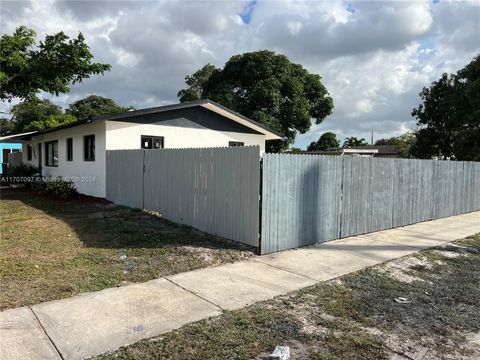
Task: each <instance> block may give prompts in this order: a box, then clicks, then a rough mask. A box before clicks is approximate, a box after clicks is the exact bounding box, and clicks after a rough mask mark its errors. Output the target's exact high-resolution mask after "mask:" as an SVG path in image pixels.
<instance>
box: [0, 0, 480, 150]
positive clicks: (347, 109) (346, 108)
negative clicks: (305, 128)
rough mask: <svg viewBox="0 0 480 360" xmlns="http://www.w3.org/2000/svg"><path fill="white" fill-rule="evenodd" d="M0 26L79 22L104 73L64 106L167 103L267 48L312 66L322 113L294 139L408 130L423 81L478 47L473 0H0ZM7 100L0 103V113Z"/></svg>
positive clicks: (43, 30)
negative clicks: (321, 90) (322, 96)
mask: <svg viewBox="0 0 480 360" xmlns="http://www.w3.org/2000/svg"><path fill="white" fill-rule="evenodd" d="M0 15H1V16H0V33H1V34H2V35H3V34H5V33H7V34H11V33H12V32H13V31H14V30H15V28H16V27H18V26H20V25H26V26H27V27H30V28H32V29H34V30H35V31H36V32H37V34H38V37H37V40H41V39H43V37H44V35H45V34H54V33H56V32H59V31H64V32H65V33H66V34H68V35H69V36H76V35H77V34H78V32H82V33H83V35H84V36H85V38H86V41H87V43H88V44H89V46H90V48H91V50H92V53H93V54H94V56H95V61H97V62H102V63H109V64H111V65H112V71H110V72H108V73H106V74H105V75H104V76H93V77H92V78H90V79H87V80H85V81H84V82H83V83H81V84H78V85H74V86H72V88H71V92H70V93H68V94H62V95H60V96H59V97H55V96H51V95H49V94H41V96H43V97H47V98H49V99H51V100H52V101H53V102H54V103H56V104H58V105H61V106H62V107H66V106H67V105H68V104H69V103H71V102H73V101H75V100H78V99H81V98H83V97H86V96H88V95H90V94H97V95H101V96H106V97H110V98H112V99H114V100H115V101H116V102H117V103H119V104H120V105H124V106H126V105H134V106H135V107H136V108H145V107H152V106H160V105H165V104H171V103H176V102H178V99H177V97H176V94H177V92H178V90H180V89H182V88H183V87H184V78H185V76H186V75H189V74H192V73H193V72H195V71H196V70H198V69H199V68H201V67H202V66H203V65H205V64H206V63H211V64H213V65H215V66H217V67H223V65H224V64H225V62H226V61H228V59H229V58H230V57H231V56H233V55H236V54H240V53H244V52H248V51H255V50H261V49H269V50H273V51H276V52H277V53H281V54H285V55H287V56H288V57H289V58H290V60H291V61H293V62H295V63H299V64H302V65H303V66H304V67H305V68H306V69H307V70H308V71H310V72H311V73H316V74H319V75H320V76H321V78H322V80H321V81H322V83H323V84H324V85H325V86H326V88H327V90H328V91H329V93H330V95H331V96H332V98H333V100H334V106H335V108H334V110H333V113H332V114H331V115H330V116H328V117H327V118H326V120H325V121H324V122H323V123H322V124H320V125H312V128H311V130H310V131H309V132H308V133H306V134H302V135H299V136H298V137H297V140H296V143H295V146H297V147H301V148H305V147H306V146H307V145H308V144H309V143H310V142H311V141H315V140H317V139H318V138H319V136H320V135H321V134H322V133H324V132H326V131H333V132H335V133H336V134H337V136H338V137H339V138H340V139H344V138H345V137H350V136H356V137H360V138H362V137H363V138H365V139H367V140H368V141H370V137H371V132H372V131H373V132H374V139H379V138H385V137H391V136H398V135H401V134H402V133H404V132H406V131H409V130H411V129H415V127H416V125H415V120H414V119H413V118H412V117H411V111H412V109H413V108H414V107H416V106H417V105H418V104H419V103H420V101H421V99H420V97H419V95H418V94H419V92H420V91H421V89H422V87H423V86H428V85H429V84H430V83H431V82H432V81H434V80H436V79H438V78H440V76H441V75H442V73H444V72H448V73H452V72H455V71H457V70H459V69H461V68H462V67H464V66H465V65H466V64H467V63H469V62H470V61H471V60H472V59H473V58H474V57H475V56H476V55H477V54H479V51H480V36H479V34H480V0H473V1H446V0H440V1H438V0H434V1H343V0H340V1H336V0H329V1H301V0H297V1H288V0H287V1H274V0H263V1H262V0H254V1H241V0H237V1H220V0H217V1H185V0H184V1H162V0H160V1H111V0H110V1H58V0H57V1H54V0H41V1H5V0H2V1H1V4H0ZM10 105H11V104H8V103H2V104H0V109H1V110H2V111H5V110H6V109H8V107H9V106H10Z"/></svg>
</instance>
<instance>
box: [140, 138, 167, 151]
mask: <svg viewBox="0 0 480 360" xmlns="http://www.w3.org/2000/svg"><path fill="white" fill-rule="evenodd" d="M145 138H147V139H152V147H151V148H145V147H143V141H144V139H145ZM154 139H158V140H160V141H161V147H159V148H158V149H156V148H154V147H153V140H154ZM140 149H143V150H161V149H165V137H164V136H158V135H140Z"/></svg>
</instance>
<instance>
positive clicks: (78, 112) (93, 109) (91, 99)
mask: <svg viewBox="0 0 480 360" xmlns="http://www.w3.org/2000/svg"><path fill="white" fill-rule="evenodd" d="M133 109H134V108H133V106H127V107H123V106H120V105H118V104H117V103H116V102H115V101H113V100H112V99H109V98H106V97H103V96H98V95H90V96H87V97H86V98H84V99H81V100H78V101H75V102H74V103H72V104H70V106H69V107H68V108H67V110H66V113H67V114H69V115H72V116H74V117H75V118H76V119H78V120H84V119H91V118H92V117H94V116H99V115H110V114H115V113H121V112H126V111H129V110H133Z"/></svg>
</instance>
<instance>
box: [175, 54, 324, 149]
mask: <svg viewBox="0 0 480 360" xmlns="http://www.w3.org/2000/svg"><path fill="white" fill-rule="evenodd" d="M186 81H187V85H188V86H187V88H186V89H182V90H180V91H179V93H178V96H179V98H180V101H182V102H183V101H191V100H199V99H207V98H208V99H211V100H214V101H217V102H219V103H221V104H222V105H224V106H226V107H229V108H231V109H233V110H235V111H237V112H239V113H241V114H243V115H245V116H248V117H250V118H252V119H254V120H256V121H258V122H260V123H262V124H264V125H266V126H268V127H269V128H271V129H273V130H276V131H278V132H280V133H282V134H283V135H284V138H283V140H282V141H270V142H269V144H268V149H267V150H268V151H280V150H283V149H286V148H287V147H288V145H289V144H292V143H293V142H294V140H295V137H296V134H297V132H299V133H302V134H303V133H305V132H307V131H308V130H310V128H311V125H312V119H313V121H314V122H315V123H316V124H319V123H321V122H322V121H323V120H324V119H325V118H326V117H327V116H328V115H329V114H331V112H332V110H333V100H332V98H331V97H330V96H329V94H328V91H327V89H326V88H325V86H324V85H323V84H322V83H321V81H320V76H319V75H317V74H311V73H309V72H308V71H307V70H305V69H304V68H303V66H302V65H299V64H294V63H292V62H291V61H290V60H289V59H288V58H287V57H286V56H284V55H279V54H276V53H274V52H272V51H267V50H262V51H256V52H250V53H245V54H242V55H235V56H232V57H231V58H230V60H228V62H227V63H226V64H225V66H224V67H223V69H216V68H214V67H213V66H212V65H210V64H207V65H206V66H204V67H203V68H202V69H200V70H199V71H197V72H195V73H194V74H193V75H192V76H187V77H186Z"/></svg>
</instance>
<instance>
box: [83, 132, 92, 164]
mask: <svg viewBox="0 0 480 360" xmlns="http://www.w3.org/2000/svg"><path fill="white" fill-rule="evenodd" d="M83 157H84V159H85V161H95V135H87V136H84V137H83Z"/></svg>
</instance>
